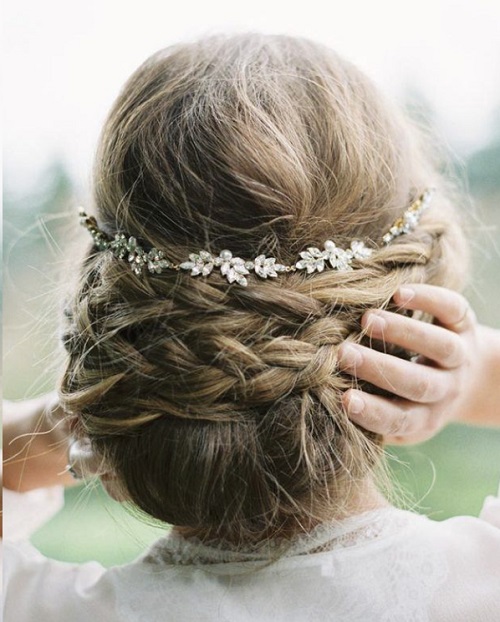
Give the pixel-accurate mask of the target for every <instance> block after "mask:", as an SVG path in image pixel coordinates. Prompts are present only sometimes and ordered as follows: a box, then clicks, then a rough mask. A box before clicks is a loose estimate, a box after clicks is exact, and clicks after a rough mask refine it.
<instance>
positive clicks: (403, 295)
mask: <svg viewBox="0 0 500 622" xmlns="http://www.w3.org/2000/svg"><path fill="white" fill-rule="evenodd" d="M396 295H397V298H398V300H399V302H400V303H401V304H403V305H404V304H406V303H408V302H410V300H411V299H412V298H414V297H415V290H413V289H412V288H411V287H400V288H399V289H398V291H397V293H396Z"/></svg>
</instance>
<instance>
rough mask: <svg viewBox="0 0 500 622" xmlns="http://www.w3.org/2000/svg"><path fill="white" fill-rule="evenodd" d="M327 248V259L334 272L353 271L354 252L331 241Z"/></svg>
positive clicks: (328, 242) (326, 244)
mask: <svg viewBox="0 0 500 622" xmlns="http://www.w3.org/2000/svg"><path fill="white" fill-rule="evenodd" d="M324 246H325V258H326V259H327V260H328V262H329V263H330V265H331V267H332V268H333V269H334V270H342V271H345V270H352V268H351V261H352V252H351V251H349V250H347V251H346V250H344V249H343V248H340V247H339V246H337V245H336V244H335V243H334V242H332V241H331V240H327V241H326V242H325V244H324Z"/></svg>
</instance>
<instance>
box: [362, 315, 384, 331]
mask: <svg viewBox="0 0 500 622" xmlns="http://www.w3.org/2000/svg"><path fill="white" fill-rule="evenodd" d="M364 320H365V321H364V324H365V326H366V328H369V329H370V330H372V331H376V332H378V333H383V332H384V330H385V328H386V326H387V322H386V321H385V320H384V318H383V317H381V316H380V315H377V313H373V312H371V313H368V314H367V315H365V317H364Z"/></svg>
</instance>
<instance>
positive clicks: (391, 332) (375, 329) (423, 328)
mask: <svg viewBox="0 0 500 622" xmlns="http://www.w3.org/2000/svg"><path fill="white" fill-rule="evenodd" d="M361 323H362V326H363V327H364V328H365V329H366V331H367V334H368V335H369V336H370V337H373V338H374V339H379V340H381V341H384V342H386V343H391V344H395V345H398V346H401V347H402V348H405V349H406V350H409V351H411V352H418V354H421V355H422V356H424V357H425V358H427V359H430V360H431V361H434V362H436V363H438V364H439V365H440V366H441V367H445V368H447V369H454V368H456V367H459V366H460V365H462V364H463V362H464V361H465V358H466V354H467V353H466V349H465V344H464V342H463V340H462V339H461V337H460V336H459V335H457V334H456V333H455V332H453V331H451V330H448V329H446V328H442V327H440V326H436V325H434V324H429V323H427V322H420V321H419V320H414V319H411V318H408V317H405V316H403V315H399V314H397V313H389V312H388V311H369V312H368V313H365V315H364V316H363V319H362V322H361Z"/></svg>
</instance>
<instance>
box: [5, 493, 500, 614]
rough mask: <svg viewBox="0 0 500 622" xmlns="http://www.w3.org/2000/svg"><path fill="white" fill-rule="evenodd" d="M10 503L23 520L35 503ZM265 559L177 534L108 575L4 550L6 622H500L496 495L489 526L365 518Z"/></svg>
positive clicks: (384, 514) (13, 548) (24, 549)
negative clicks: (23, 505) (26, 506)
mask: <svg viewBox="0 0 500 622" xmlns="http://www.w3.org/2000/svg"><path fill="white" fill-rule="evenodd" d="M13 494H14V495H15V496H16V498H17V501H15V507H16V508H17V509H18V510H22V508H21V506H20V505H19V502H21V503H27V502H28V498H27V497H29V495H27V496H26V495H17V494H16V493H13ZM30 494H31V493H30ZM46 494H49V493H48V492H47V493H46ZM52 494H54V493H52ZM8 495H10V492H8ZM40 497H41V495H40V493H38V499H36V501H35V502H34V503H35V504H36V503H41V502H42V499H41V498H40ZM46 501H47V500H45V503H44V506H45V507H46V506H47V502H46ZM30 503H33V500H31V501H30ZM7 505H8V506H10V507H12V502H10V503H8V504H7ZM20 514H21V515H22V514H23V512H22V511H21V512H20ZM29 514H30V515H31V516H33V507H32V508H31V509H30V512H29ZM26 515H27V513H26V512H24V516H26ZM15 523H16V525H17V528H19V527H20V526H21V524H20V523H19V521H15ZM32 527H33V525H31V526H30V528H32ZM6 531H7V533H9V532H10V533H11V534H13V533H14V531H15V529H14V528H8V526H6ZM267 555H268V553H267V552H263V551H262V550H259V549H254V550H252V551H248V552H245V553H241V552H237V551H234V550H232V549H231V547H229V546H222V547H221V546H209V545H204V544H202V543H201V542H199V541H198V540H196V539H186V538H183V537H181V536H179V535H177V534H175V533H171V534H169V535H167V536H165V537H164V538H161V539H160V540H158V541H157V542H156V543H155V544H154V545H153V546H152V547H151V548H150V549H149V550H148V551H147V552H146V553H145V554H144V555H142V556H141V557H140V558H139V559H137V560H136V561H135V562H133V563H131V564H127V565H125V566H121V567H115V568H110V569H106V568H103V567H102V566H100V565H99V564H97V563H87V564H68V563H62V562H57V561H53V560H50V559H47V558H45V557H43V556H42V555H41V554H40V553H39V552H38V551H36V550H35V549H34V548H33V547H32V546H31V545H29V544H27V543H21V544H20V543H17V544H15V543H10V544H9V543H6V546H5V564H4V573H5V583H4V595H5V602H4V622H34V621H35V620H36V622H45V621H47V622H48V621H49V620H50V622H84V621H85V622H88V621H89V620H91V621H95V622H101V621H103V622H104V621H105V622H118V621H127V622H128V621H130V622H135V621H137V622H139V621H140V622H169V621H172V622H187V621H194V620H196V621H197V622H205V621H206V622H211V621H217V622H281V621H283V622H285V621H286V622H316V621H317V622H327V621H329V620H332V621H335V622H393V621H394V622H396V621H397V622H424V621H432V622H434V621H436V622H437V621H439V622H498V621H499V620H500V499H499V498H497V497H488V499H487V500H486V502H485V505H484V508H483V511H482V513H481V518H471V517H465V516H463V517H458V518H453V519H449V520H446V521H443V522H435V521H432V520H430V519H428V518H425V517H423V516H419V515H417V514H413V513H411V512H406V511H403V510H398V509H395V508H392V507H389V508H385V509H381V510H376V511H372V512H367V513H365V514H361V515H359V516H356V517H353V518H350V519H348V520H345V521H342V522H340V523H332V524H329V525H322V526H321V527H318V528H316V529H315V530H314V531H313V532H312V533H311V534H310V535H309V536H308V537H301V538H298V539H297V540H295V541H294V542H293V544H292V546H291V548H290V549H289V550H288V551H287V553H286V555H285V556H284V557H282V558H281V559H280V560H279V561H277V562H275V563H271V564H268V563H267V564H266V561H265V560H266V557H267Z"/></svg>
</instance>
